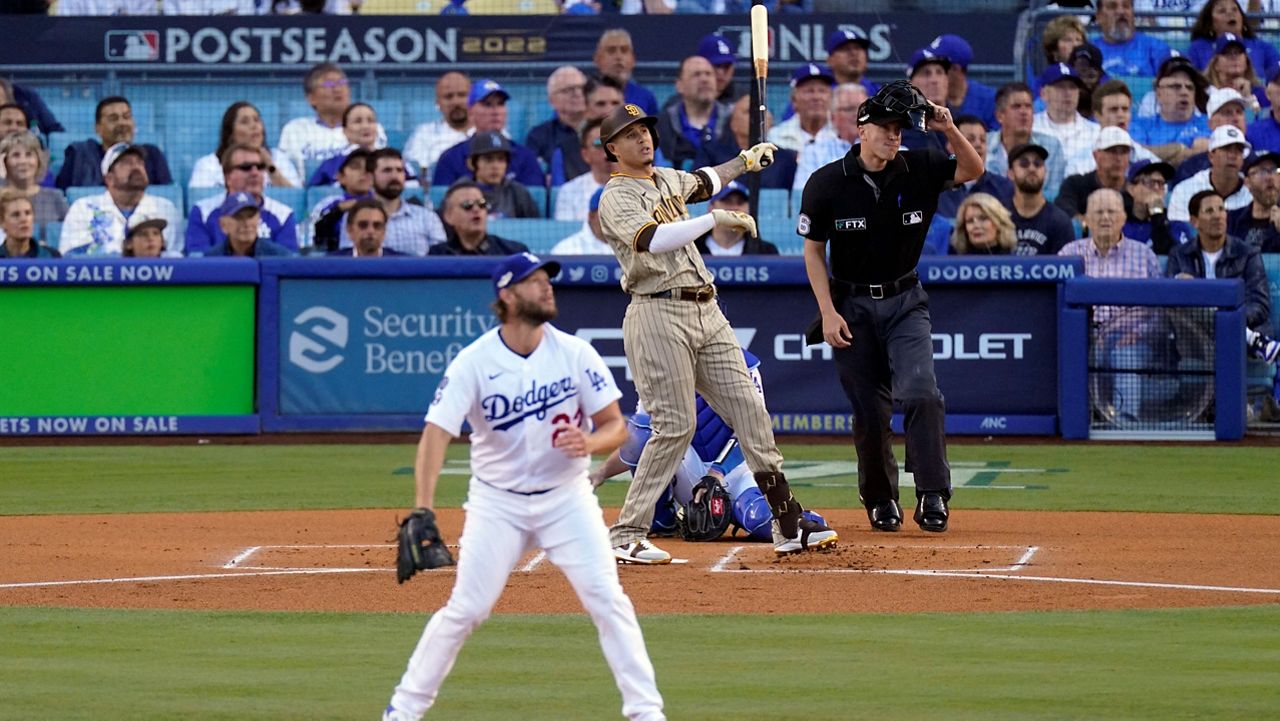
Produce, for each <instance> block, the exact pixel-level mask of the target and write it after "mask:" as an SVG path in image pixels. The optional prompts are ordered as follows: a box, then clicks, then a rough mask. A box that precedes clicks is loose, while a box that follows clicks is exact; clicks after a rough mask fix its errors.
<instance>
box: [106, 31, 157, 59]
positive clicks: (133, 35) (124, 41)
mask: <svg viewBox="0 0 1280 721" xmlns="http://www.w3.org/2000/svg"><path fill="white" fill-rule="evenodd" d="M103 42H104V44H105V54H106V58H107V60H109V61H111V62H116V63H151V62H155V61H157V60H159V59H160V32H159V31H158V30H108V31H107V34H106V36H105V38H104V40H103Z"/></svg>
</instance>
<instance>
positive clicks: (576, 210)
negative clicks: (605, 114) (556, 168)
mask: <svg viewBox="0 0 1280 721" xmlns="http://www.w3.org/2000/svg"><path fill="white" fill-rule="evenodd" d="M579 152H581V153H582V159H583V160H585V161H586V163H587V167H588V168H589V169H590V170H589V171H588V172H586V173H583V174H582V175H579V176H578V177H576V178H574V179H573V180H570V181H569V182H567V183H565V184H564V185H561V186H560V191H559V194H557V195H556V210H555V216H554V217H555V219H556V220H584V219H586V217H587V212H588V207H587V206H588V204H589V200H590V199H591V197H592V196H593V195H594V194H595V192H596V191H597V190H599V189H600V188H603V187H604V184H605V183H607V182H609V173H610V172H611V171H612V170H613V163H610V162H609V159H608V158H606V157H604V148H602V147H600V121H599V120H591V121H589V122H588V123H587V125H586V127H584V128H583V129H582V148H581V149H580V151H579ZM609 252H610V253H612V252H613V251H609Z"/></svg>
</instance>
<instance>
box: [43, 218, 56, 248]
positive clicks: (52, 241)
mask: <svg viewBox="0 0 1280 721" xmlns="http://www.w3.org/2000/svg"><path fill="white" fill-rule="evenodd" d="M61 238H62V221H61V220H51V221H49V222H48V223H45V224H44V228H43V229H42V230H41V234H40V236H39V239H40V240H43V241H44V244H45V245H47V246H49V247H50V248H54V249H57V247H58V241H59V240H61Z"/></svg>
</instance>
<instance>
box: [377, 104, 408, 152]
mask: <svg viewBox="0 0 1280 721" xmlns="http://www.w3.org/2000/svg"><path fill="white" fill-rule="evenodd" d="M369 104H370V105H372V106H373V110H374V112H376V113H377V114H378V122H379V123H382V127H383V129H385V130H386V131H387V137H388V140H389V139H390V137H391V135H392V134H393V133H395V134H398V135H400V134H403V133H404V131H405V122H404V104H403V103H401V102H400V101H399V100H371V101H369ZM389 145H390V146H391V147H393V148H398V147H401V146H399V145H396V144H395V143H389Z"/></svg>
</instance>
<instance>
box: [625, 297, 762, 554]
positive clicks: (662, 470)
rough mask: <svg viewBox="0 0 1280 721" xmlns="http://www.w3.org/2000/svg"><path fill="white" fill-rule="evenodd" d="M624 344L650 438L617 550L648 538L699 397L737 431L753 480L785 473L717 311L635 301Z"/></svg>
mask: <svg viewBox="0 0 1280 721" xmlns="http://www.w3.org/2000/svg"><path fill="white" fill-rule="evenodd" d="M622 339H623V346H624V347H625V349H626V353H627V364H628V365H629V366H630V367H631V375H632V377H633V378H634V379H635V384H636V392H637V393H638V394H639V395H640V401H641V402H642V403H643V404H644V407H645V410H647V411H648V412H649V418H650V422H651V426H652V428H653V434H652V435H651V436H650V438H649V442H648V443H647V444H645V447H644V451H643V452H642V453H641V454H640V463H639V465H638V466H637V468H636V473H635V477H634V478H632V480H631V488H630V489H629V490H628V491H627V499H626V502H625V503H624V504H623V506H622V513H621V514H620V515H619V516H618V522H617V523H615V524H614V525H613V528H612V529H610V541H611V542H612V543H613V545H614V546H620V545H623V544H626V543H631V542H632V541H636V540H639V539H641V538H644V537H645V536H646V535H648V533H649V526H650V524H651V523H652V522H653V512H654V503H656V502H657V500H658V496H660V495H662V491H663V489H665V488H666V486H667V484H668V483H670V482H671V477H672V476H673V475H674V474H675V472H676V469H677V468H678V467H679V466H680V461H681V459H683V458H684V453H685V449H686V448H687V447H688V446H689V442H690V441H691V440H692V439H693V432H694V429H695V428H696V427H697V417H696V415H695V407H694V400H693V396H694V393H695V392H697V393H701V394H702V397H703V398H705V399H706V401H707V403H709V404H710V405H711V408H712V410H714V411H715V412H716V413H717V414H718V415H719V416H720V417H721V418H723V419H724V420H725V421H726V422H727V423H728V424H729V426H730V427H732V428H733V429H734V432H735V433H736V434H737V436H738V442H739V444H740V445H741V446H742V453H743V455H744V456H745V457H746V461H747V467H748V468H750V469H751V470H752V471H753V472H755V473H760V472H765V471H769V472H777V471H780V470H782V454H781V453H780V452H779V451H778V445H777V443H776V442H775V441H774V439H773V425H772V422H771V421H770V419H769V413H768V411H767V410H765V405H764V399H763V398H761V397H760V394H759V393H757V392H756V389H755V384H754V383H752V381H751V376H750V375H748V373H747V365H746V362H745V361H743V359H742V348H741V346H739V345H738V339H737V338H736V337H735V336H734V334H733V328H732V327H730V325H729V320H728V319H727V318H725V317H724V313H722V312H720V307H719V305H717V304H716V303H715V302H707V303H697V302H694V301H688V300H679V299H671V298H645V297H642V296H633V297H632V299H631V304H630V305H628V306H627V312H626V316H625V317H624V318H623V321H622Z"/></svg>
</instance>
